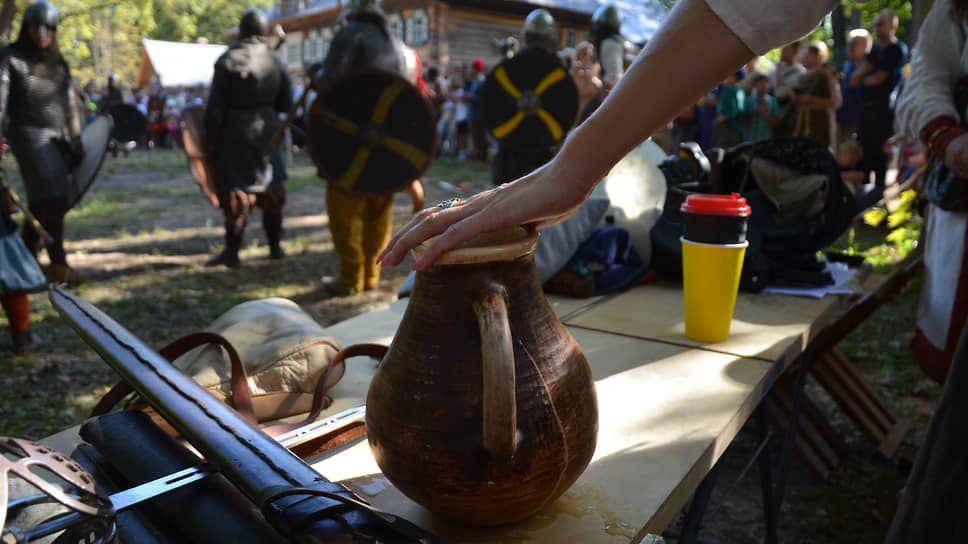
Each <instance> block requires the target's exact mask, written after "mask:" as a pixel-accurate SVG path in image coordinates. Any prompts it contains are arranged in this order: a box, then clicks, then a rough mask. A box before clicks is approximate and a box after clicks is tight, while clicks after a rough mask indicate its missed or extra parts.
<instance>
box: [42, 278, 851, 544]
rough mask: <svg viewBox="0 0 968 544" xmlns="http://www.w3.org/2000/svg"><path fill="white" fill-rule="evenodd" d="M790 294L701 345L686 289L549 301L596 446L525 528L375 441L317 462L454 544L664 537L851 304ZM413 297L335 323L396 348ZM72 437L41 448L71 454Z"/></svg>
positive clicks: (750, 305)
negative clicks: (422, 500)
mask: <svg viewBox="0 0 968 544" xmlns="http://www.w3.org/2000/svg"><path fill="white" fill-rule="evenodd" d="M841 300H842V299H840V298H839V297H827V298H825V299H820V300H811V299H800V298H795V297H788V296H781V295H745V294H741V295H740V297H739V298H738V300H737V305H736V313H735V318H734V322H733V334H732V335H731V337H730V339H729V340H727V341H726V342H722V343H720V344H709V345H703V344H698V343H696V342H693V341H691V340H689V339H687V338H686V337H685V336H684V335H683V334H682V331H683V317H682V291H681V288H680V287H678V286H673V285H650V286H641V287H636V288H633V289H631V290H629V291H626V292H623V293H620V294H616V295H611V296H607V297H594V298H590V299H582V300H577V299H567V298H561V297H555V296H552V297H549V302H550V303H551V305H552V308H553V309H554V310H555V312H556V314H557V315H558V316H559V317H560V318H562V319H563V321H564V322H565V324H566V326H567V327H568V329H569V331H570V332H571V334H572V335H573V336H574V337H575V339H576V340H577V341H578V343H579V345H580V346H581V348H582V350H583V351H584V353H585V356H586V357H587V359H588V362H589V364H590V366H591V368H592V373H593V376H594V379H595V384H596V388H597V393H598V402H599V435H598V444H597V448H596V451H595V455H594V458H593V459H592V462H591V463H590V465H589V466H588V468H587V469H586V471H585V472H584V473H583V474H582V476H581V477H580V478H579V479H578V481H577V482H576V483H575V484H574V485H573V486H572V487H571V488H570V489H569V490H568V491H567V492H566V493H565V494H564V495H562V496H561V497H560V498H559V499H557V500H556V501H555V502H554V503H553V504H552V505H551V506H550V507H549V508H547V509H546V510H544V511H542V512H540V513H538V514H536V515H535V516H532V517H531V518H529V519H528V520H525V521H523V522H520V523H517V524H514V525H510V526H504V527H498V528H487V529H481V528H469V527H462V526H458V525H453V524H450V523H448V522H446V521H445V520H442V519H439V518H437V517H435V516H434V515H432V514H431V513H429V512H428V511H426V510H425V509H423V508H422V507H420V506H419V505H417V504H415V503H413V502H412V501H410V500H409V499H408V498H407V497H405V496H403V495H402V494H401V493H400V492H399V491H397V490H396V488H394V487H393V486H392V484H390V483H389V482H388V481H387V480H386V479H385V478H384V477H383V476H382V474H381V473H380V469H379V467H377V465H376V463H375V461H374V459H373V456H372V455H371V453H370V450H369V446H368V445H367V442H366V441H365V440H362V441H357V442H355V443H351V444H348V445H346V446H343V447H341V448H338V449H335V450H332V451H330V452H327V453H326V454H323V455H321V456H318V457H315V458H311V459H308V460H307V462H309V463H310V464H311V465H312V466H313V467H314V468H315V469H316V470H318V471H319V472H320V473H321V474H322V475H323V476H325V477H326V478H328V479H330V480H333V481H340V482H342V483H343V484H344V485H346V486H347V487H349V488H350V489H352V490H353V491H355V492H356V493H358V494H359V495H360V496H361V497H363V498H364V499H366V500H368V501H369V502H371V503H372V504H373V505H374V506H376V507H378V508H381V509H384V510H386V511H389V512H393V513H395V514H398V515H401V516H403V517H405V518H407V519H409V520H411V521H413V522H414V523H416V524H418V525H421V526H423V527H425V528H427V529H428V530H430V531H432V532H434V533H435V534H438V535H439V536H441V537H442V538H444V539H445V540H447V541H448V542H454V543H460V542H521V541H525V540H528V541H531V540H534V541H538V542H587V543H595V542H603V543H605V542H608V543H611V542H629V541H633V542H638V541H639V540H641V539H642V538H644V537H645V536H646V535H647V534H649V533H661V532H662V530H663V529H665V527H666V526H667V525H668V524H669V523H670V522H671V521H672V520H673V519H674V517H675V516H676V514H677V513H678V512H679V510H680V509H681V507H682V506H683V504H685V503H686V501H687V500H688V498H689V497H690V495H691V494H692V492H693V491H694V490H695V488H696V487H697V486H698V485H699V483H700V482H701V481H702V479H703V478H704V477H705V475H706V473H707V472H708V471H709V470H710V469H711V468H712V466H713V465H714V464H715V462H716V460H717V459H718V458H719V456H720V455H721V454H722V452H723V451H724V450H725V449H726V447H727V446H728V445H729V443H730V442H731V441H732V439H733V437H734V436H735V435H736V433H738V432H739V429H740V428H742V426H743V424H744V423H745V422H746V420H747V419H748V417H749V416H750V414H751V413H752V411H753V410H754V409H755V407H756V406H757V404H758V403H759V401H760V400H761V399H762V396H763V394H764V393H765V391H766V390H767V389H768V388H769V384H770V381H771V376H772V375H775V372H776V368H775V366H776V364H777V361H778V360H782V359H784V358H786V357H791V356H793V357H795V356H796V355H798V354H799V353H800V350H801V349H802V344H803V343H804V342H805V340H804V338H809V337H810V336H811V335H812V334H813V333H812V332H811V330H812V329H815V328H817V327H818V326H822V325H823V324H825V321H824V320H825V319H827V318H831V316H832V315H834V314H835V313H836V310H838V309H839V308H840V307H841V306H842V302H841ZM406 305H407V300H406V299H405V300H401V301H397V302H395V303H394V304H392V305H390V306H389V307H386V308H382V309H378V310H374V311H371V312H368V313H365V314H362V315H359V316H356V317H354V318H351V319H349V320H346V321H343V322H341V323H338V324H335V325H333V326H331V327H328V328H327V332H328V333H329V334H330V335H332V336H333V337H334V338H336V339H338V340H339V341H340V342H341V343H342V344H344V345H349V344H354V343H360V342H379V343H389V342H390V341H391V340H392V338H393V334H394V333H395V331H396V329H397V326H398V324H399V322H400V319H401V318H402V316H403V312H404V310H405V309H406ZM376 366H377V361H374V360H371V359H366V358H354V359H350V360H348V361H347V367H346V374H345V375H344V377H343V378H342V380H341V381H340V382H339V383H338V384H337V385H336V386H335V387H334V388H333V389H332V390H331V391H330V394H331V396H332V397H333V399H334V403H333V405H332V406H331V407H330V408H329V409H328V410H327V413H335V412H338V411H340V410H343V409H346V408H349V407H352V406H357V405H359V404H362V403H363V402H364V401H365V398H366V392H367V388H368V386H369V380H370V376H371V375H372V373H373V371H374V370H375V369H376ZM76 441H77V435H76V427H75V428H74V429H71V430H68V431H65V432H63V433H59V434H58V435H54V436H52V437H48V439H47V440H45V441H44V442H45V443H47V444H48V445H51V446H52V447H55V448H57V449H58V450H59V451H65V452H69V451H72V449H73V445H74V443H76Z"/></svg>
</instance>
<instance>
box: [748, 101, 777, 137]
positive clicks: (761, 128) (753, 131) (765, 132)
mask: <svg viewBox="0 0 968 544" xmlns="http://www.w3.org/2000/svg"><path fill="white" fill-rule="evenodd" d="M764 101H765V102H766V108H767V111H768V112H769V115H770V117H779V116H780V105H779V104H778V103H777V101H776V98H774V97H773V96H772V95H769V94H768V95H766V96H764V97H763V98H759V97H757V96H756V95H750V96H747V97H746V106H745V110H744V111H745V114H746V118H747V119H749V126H747V127H746V130H744V131H743V138H744V139H745V140H746V141H748V142H761V141H763V140H769V139H771V138H773V127H772V126H770V123H769V121H767V120H766V119H764V118H763V116H762V115H758V111H757V110H758V109H759V108H760V104H761V103H762V102H764Z"/></svg>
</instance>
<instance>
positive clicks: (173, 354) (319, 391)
mask: <svg viewBox="0 0 968 544" xmlns="http://www.w3.org/2000/svg"><path fill="white" fill-rule="evenodd" d="M207 344H217V345H219V346H221V347H223V348H224V349H225V352H226V353H228V355H229V364H230V366H231V377H230V379H229V383H230V385H231V388H232V398H231V402H230V404H231V406H232V407H233V408H235V410H236V411H237V412H239V415H241V416H242V417H244V418H245V419H246V420H247V421H249V422H250V423H252V424H254V425H258V424H259V420H258V418H257V417H256V413H255V409H254V407H253V404H252V393H251V391H250V390H249V380H248V375H247V374H246V372H245V365H243V364H242V359H241V358H240V357H239V354H238V352H237V351H236V350H235V348H234V347H233V346H232V344H231V343H230V342H229V341H228V340H227V339H226V338H225V337H224V336H222V335H220V334H216V333H214V332H196V333H192V334H189V335H186V336H183V337H181V338H179V339H177V340H175V341H174V342H172V343H170V344H168V345H167V346H165V347H163V348H161V349H160V350H159V351H158V353H159V354H160V355H161V356H162V357H164V358H165V359H167V360H168V361H174V360H175V359H177V358H178V357H181V356H182V355H184V354H185V353H188V352H189V351H191V350H193V349H195V348H197V347H199V346H203V345H207ZM388 350H389V347H388V346H385V345H383V344H353V345H352V346H347V347H345V348H343V349H342V350H340V351H338V352H337V353H336V355H335V356H333V359H332V360H330V362H329V365H328V366H327V367H326V371H325V372H323V374H322V375H321V376H320V377H319V381H317V382H316V387H315V389H313V402H312V408H311V409H310V411H309V414H308V415H307V416H306V417H305V419H303V420H302V421H299V422H297V423H283V424H279V425H272V426H270V427H265V428H263V429H262V430H263V432H265V433H266V434H268V435H269V436H278V435H280V434H283V433H287V432H289V431H292V430H294V429H298V428H299V427H302V426H304V425H308V424H309V423H312V422H313V421H315V420H316V419H317V418H318V417H319V414H320V413H321V412H322V411H323V410H325V409H326V408H328V407H329V406H330V404H332V402H333V401H332V399H331V398H329V397H328V396H326V392H327V391H329V390H330V388H332V387H333V386H334V385H336V384H337V382H339V380H340V379H341V378H342V377H343V374H345V373H346V359H348V358H350V357H363V356H366V357H372V358H374V359H382V358H383V356H384V355H386V353H387V351H388ZM132 391H134V388H132V387H131V385H130V384H129V383H128V382H127V381H125V380H121V381H120V382H118V383H117V384H116V385H115V386H114V387H112V388H111V389H110V390H109V391H108V392H107V393H105V395H104V396H103V397H101V400H100V401H98V403H97V405H96V406H95V407H94V409H93V410H91V415H90V417H95V416H100V415H103V414H106V413H108V412H110V411H111V409H112V408H114V407H115V406H117V404H118V403H119V402H121V401H122V400H123V399H124V398H125V397H126V396H128V395H129V394H131V392H132Z"/></svg>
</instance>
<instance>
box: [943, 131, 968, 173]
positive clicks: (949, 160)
mask: <svg viewBox="0 0 968 544" xmlns="http://www.w3.org/2000/svg"><path fill="white" fill-rule="evenodd" d="M944 164H945V166H947V167H948V168H950V169H951V171H952V172H954V174H955V175H956V176H958V177H959V178H961V179H968V133H965V134H962V135H961V136H958V137H957V138H955V139H954V140H951V142H950V143H949V144H948V147H947V148H946V149H945V152H944Z"/></svg>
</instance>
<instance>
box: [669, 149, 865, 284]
mask: <svg viewBox="0 0 968 544" xmlns="http://www.w3.org/2000/svg"><path fill="white" fill-rule="evenodd" d="M659 169H660V170H662V172H663V174H665V177H666V184H667V191H666V202H665V206H664V208H663V212H662V217H660V218H659V221H658V223H656V226H655V227H654V228H653V229H652V244H653V255H652V262H651V263H650V265H651V266H652V268H654V269H655V270H656V271H657V272H659V273H660V274H661V275H663V276H665V277H669V278H673V279H675V278H681V277H682V248H681V243H680V241H679V237H680V236H682V212H680V211H679V207H680V206H681V205H682V203H683V202H685V199H686V197H688V196H689V195H690V194H693V193H712V194H729V193H739V194H741V195H742V196H743V197H745V198H746V200H747V201H748V202H749V204H750V207H751V208H752V210H753V215H752V216H751V217H750V221H749V225H748V229H747V239H748V240H749V242H750V245H749V247H748V248H747V250H746V258H745V259H744V263H743V272H742V274H741V276H740V290H741V291H746V292H754V293H758V292H760V291H762V290H763V289H764V288H765V287H766V286H767V285H768V284H785V285H801V286H802V285H813V286H817V285H828V284H830V283H832V282H833V279H832V278H831V277H830V275H829V274H827V273H826V272H824V264H823V263H822V262H820V261H819V260H818V259H817V256H816V254H817V252H818V251H821V250H823V249H824V248H826V247H827V246H829V245H830V244H831V243H833V242H834V241H835V240H836V239H837V238H838V237H840V235H841V234H842V233H843V232H844V231H845V230H846V229H847V227H848V226H850V222H851V220H852V219H853V217H854V216H855V215H856V213H857V212H858V211H859V210H858V209H857V202H856V200H855V199H854V196H853V195H852V194H851V193H850V191H849V190H848V189H847V187H846V185H844V183H843V181H842V180H841V178H840V167H839V166H838V165H837V162H836V160H835V159H834V157H833V155H832V154H831V153H830V151H829V150H828V149H827V148H826V146H824V145H823V144H821V143H819V142H817V141H815V140H809V139H805V138H777V139H772V140H765V141H761V142H747V143H743V144H740V145H738V146H735V147H732V148H730V149H728V150H721V149H712V150H710V152H709V155H708V156H707V155H705V154H703V153H702V151H701V150H700V149H699V147H698V145H696V144H694V143H685V144H682V145H681V146H680V149H679V151H678V153H677V154H676V155H672V156H670V157H669V158H667V159H666V161H664V162H663V163H662V164H661V165H659Z"/></svg>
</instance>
